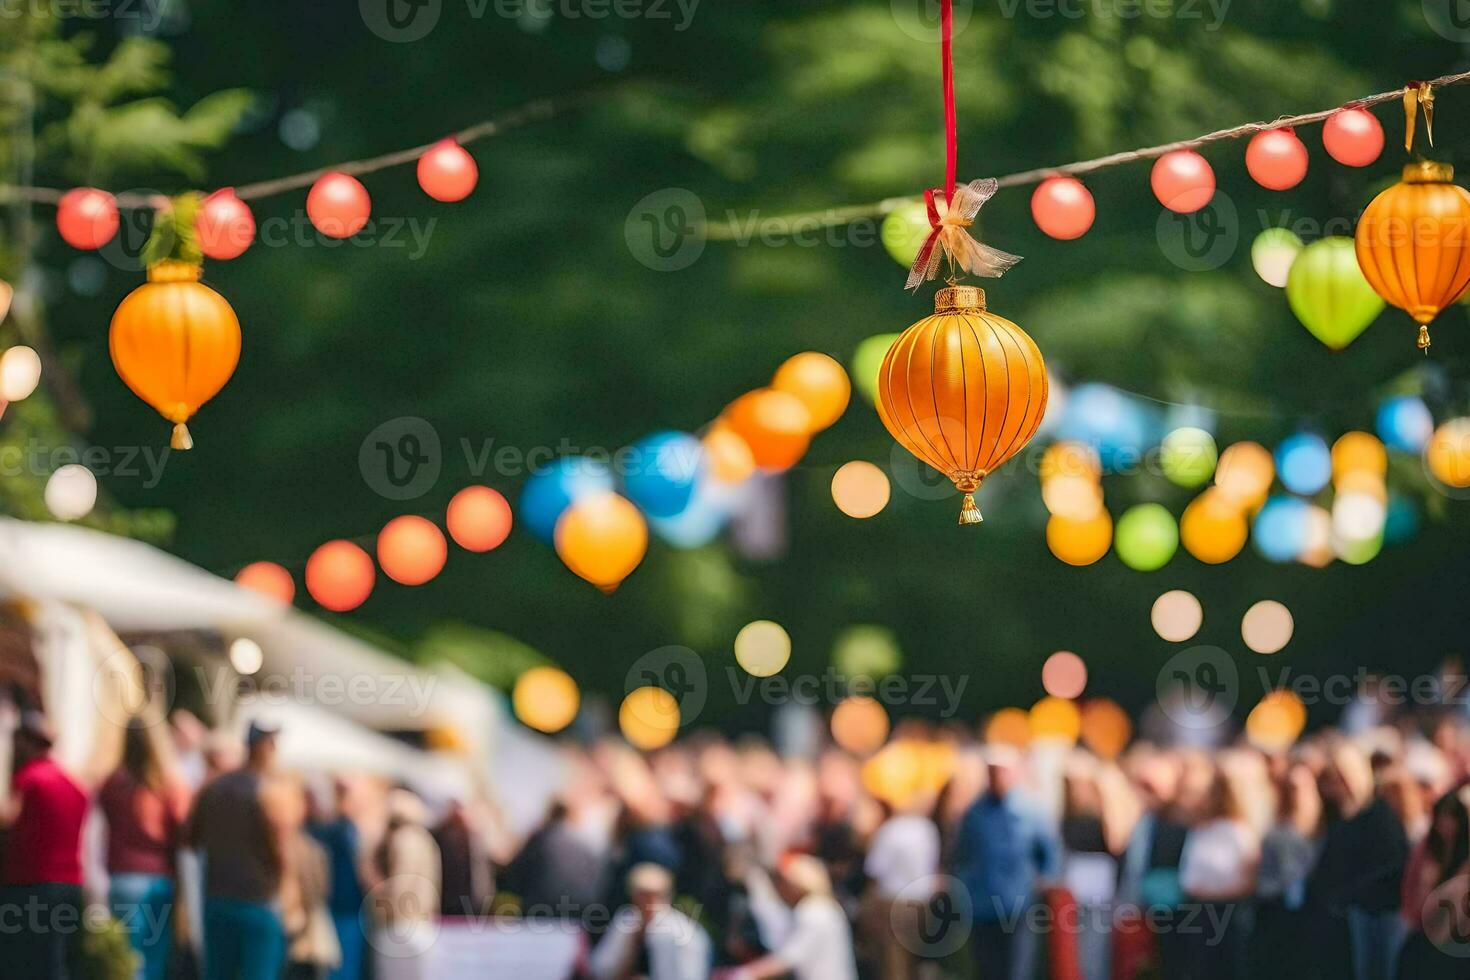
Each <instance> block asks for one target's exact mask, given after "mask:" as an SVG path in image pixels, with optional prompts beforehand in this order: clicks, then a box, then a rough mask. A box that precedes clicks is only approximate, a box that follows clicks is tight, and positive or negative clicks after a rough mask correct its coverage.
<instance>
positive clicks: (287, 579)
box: [235, 561, 296, 604]
mask: <svg viewBox="0 0 1470 980" xmlns="http://www.w3.org/2000/svg"><path fill="white" fill-rule="evenodd" d="M235 584H236V585H238V586H240V587H241V588H246V589H250V590H251V591H252V592H259V593H260V594H261V595H264V596H269V597H270V598H272V599H275V600H277V601H278V602H282V603H286V604H289V603H290V602H291V600H293V599H295V598H296V582H295V581H294V580H293V579H292V578H291V573H290V572H288V571H286V570H285V569H284V568H282V567H281V566H280V565H277V564H276V563H275V562H273V561H257V562H252V563H251V564H249V565H246V566H245V567H244V568H242V569H240V571H238V572H236V573H235Z"/></svg>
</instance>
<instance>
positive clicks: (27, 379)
mask: <svg viewBox="0 0 1470 980" xmlns="http://www.w3.org/2000/svg"><path fill="white" fill-rule="evenodd" d="M40 383H41V356H40V355H39V354H37V353H36V352H35V351H34V350H32V349H31V348H29V347H24V346H17V347H12V348H10V349H9V350H7V351H6V352H5V353H4V354H0V401H6V402H18V401H23V400H25V399H26V398H29V397H30V395H31V392H33V391H35V390H36V385H38V384H40Z"/></svg>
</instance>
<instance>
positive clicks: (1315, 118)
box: [703, 62, 1470, 241]
mask: <svg viewBox="0 0 1470 980" xmlns="http://www.w3.org/2000/svg"><path fill="white" fill-rule="evenodd" d="M946 64H948V62H946ZM1466 82H1470V71H1466V72H1459V73H1457V74H1453V75H1444V76H1441V77H1439V78H1435V79H1432V80H1430V81H1428V82H1413V83H1411V84H1410V85H1408V86H1405V87H1404V88H1397V89H1394V90H1393V91H1392V92H1380V93H1378V94H1377V95H1369V96H1365V97H1363V98H1361V99H1354V100H1352V101H1350V102H1346V103H1344V104H1343V105H1340V106H1334V107H1332V108H1331V109H1322V110H1319V111H1317V112H1308V113H1303V114H1302V115H1297V116H1281V117H1279V118H1277V119H1274V120H1270V121H1265V120H1262V121H1260V122H1251V123H1243V124H1241V125H1239V126H1232V127H1230V128H1229V129H1220V130H1216V131H1215V132H1213V133H1206V134H1204V135H1203V136H1196V137H1194V138H1193V139H1187V140H1178V141H1176V142H1173V143H1161V144H1159V145H1158V146H1143V147H1139V148H1138V149H1136V150H1127V151H1124V152H1122V153H1110V154H1108V155H1107V156H1102V157H1095V158H1094V159H1091V160H1079V161H1077V162H1075V163H1064V164H1060V165H1058V166H1052V167H1038V168H1036V169H1034V170H1022V171H1020V172H1019V173H1013V174H1006V175H1005V176H1003V177H998V178H996V182H997V184H998V186H1000V187H1002V188H1004V187H1025V186H1028V185H1031V184H1039V183H1041V182H1042V181H1043V180H1046V179H1047V178H1048V177H1081V176H1084V175H1086V174H1092V173H1097V172H1098V171H1100V170H1108V169H1111V168H1113V167H1118V166H1122V165H1123V164H1127V163H1137V162H1139V161H1143V160H1155V159H1157V158H1159V157H1161V156H1163V155H1164V154H1166V153H1172V152H1174V151H1175V150H1193V149H1197V148H1199V147H1202V146H1206V145H1208V144H1210V143H1219V142H1222V141H1224V140H1236V139H1241V138H1243V137H1246V136H1254V135H1255V134H1257V133H1262V132H1265V131H1267V130H1271V129H1282V128H1287V127H1295V126H1309V125H1311V124H1313V123H1319V122H1325V121H1326V120H1327V119H1329V118H1331V117H1332V116H1333V115H1334V114H1336V113H1338V112H1341V111H1342V110H1343V109H1347V108H1361V107H1367V106H1373V105H1378V104H1379V103H1382V102H1392V101H1398V100H1402V99H1403V98H1404V96H1405V94H1406V93H1407V94H1412V95H1413V96H1414V97H1415V98H1417V95H1418V92H1419V88H1420V86H1421V85H1424V86H1431V87H1433V88H1443V87H1445V86H1449V85H1463V84H1465V83H1466ZM919 200H920V199H919V198H916V197H914V196H912V195H905V196H901V197H888V198H884V199H883V200H881V201H874V202H872V203H869V204H851V205H843V206H839V207H829V208H823V209H821V210H816V211H801V212H796V213H793V214H786V215H780V216H777V217H773V218H770V219H767V220H768V221H770V222H774V223H778V224H779V223H784V224H787V225H790V226H798V225H799V226H800V227H802V228H806V229H810V228H814V227H815V228H834V227H838V226H841V225H847V224H852V223H853V222H854V221H859V220H861V219H864V218H881V217H883V216H884V215H886V214H888V213H889V212H891V211H896V210H898V209H899V208H902V207H907V206H909V205H911V204H915V203H917V202H918V201H919ZM746 224H747V223H743V222H740V221H738V220H735V219H731V220H729V221H726V222H720V223H711V224H706V225H705V226H704V228H703V233H704V237H705V238H706V239H707V240H709V241H734V240H738V239H741V238H742V237H744V236H745V235H747V234H749V229H748V228H747V227H746Z"/></svg>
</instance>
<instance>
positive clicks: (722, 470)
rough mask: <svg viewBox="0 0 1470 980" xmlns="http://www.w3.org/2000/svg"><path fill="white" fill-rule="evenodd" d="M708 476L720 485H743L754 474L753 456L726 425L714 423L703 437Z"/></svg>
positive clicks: (742, 441)
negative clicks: (707, 461)
mask: <svg viewBox="0 0 1470 980" xmlns="http://www.w3.org/2000/svg"><path fill="white" fill-rule="evenodd" d="M704 451H705V454H706V455H707V456H708V458H709V471H710V475H711V476H713V477H714V478H715V479H716V480H719V481H720V482H721V483H744V482H745V481H746V480H748V479H750V476H751V474H752V473H754V472H755V456H754V455H753V454H752V453H751V451H750V446H749V445H747V444H746V442H745V440H744V439H742V438H740V436H738V435H736V434H735V432H734V430H732V429H731V428H730V427H729V426H728V425H721V424H719V423H716V424H715V425H713V426H711V427H710V430H709V432H707V433H705V436H704Z"/></svg>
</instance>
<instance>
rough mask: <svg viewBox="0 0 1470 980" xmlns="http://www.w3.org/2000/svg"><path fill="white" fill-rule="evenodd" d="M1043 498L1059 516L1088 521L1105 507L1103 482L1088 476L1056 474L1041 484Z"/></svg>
mask: <svg viewBox="0 0 1470 980" xmlns="http://www.w3.org/2000/svg"><path fill="white" fill-rule="evenodd" d="M1041 500H1042V503H1044V504H1046V509H1047V510H1048V511H1050V512H1051V513H1053V514H1055V515H1056V516H1058V517H1066V518H1070V519H1071V520H1074V521H1087V520H1090V519H1092V518H1094V517H1096V516H1097V514H1098V512H1099V511H1101V510H1102V509H1103V490H1102V484H1100V483H1098V482H1097V480H1095V479H1093V478H1091V477H1086V476H1076V475H1063V476H1054V477H1052V478H1051V479H1049V480H1047V481H1046V482H1045V483H1043V484H1042V485H1041Z"/></svg>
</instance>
